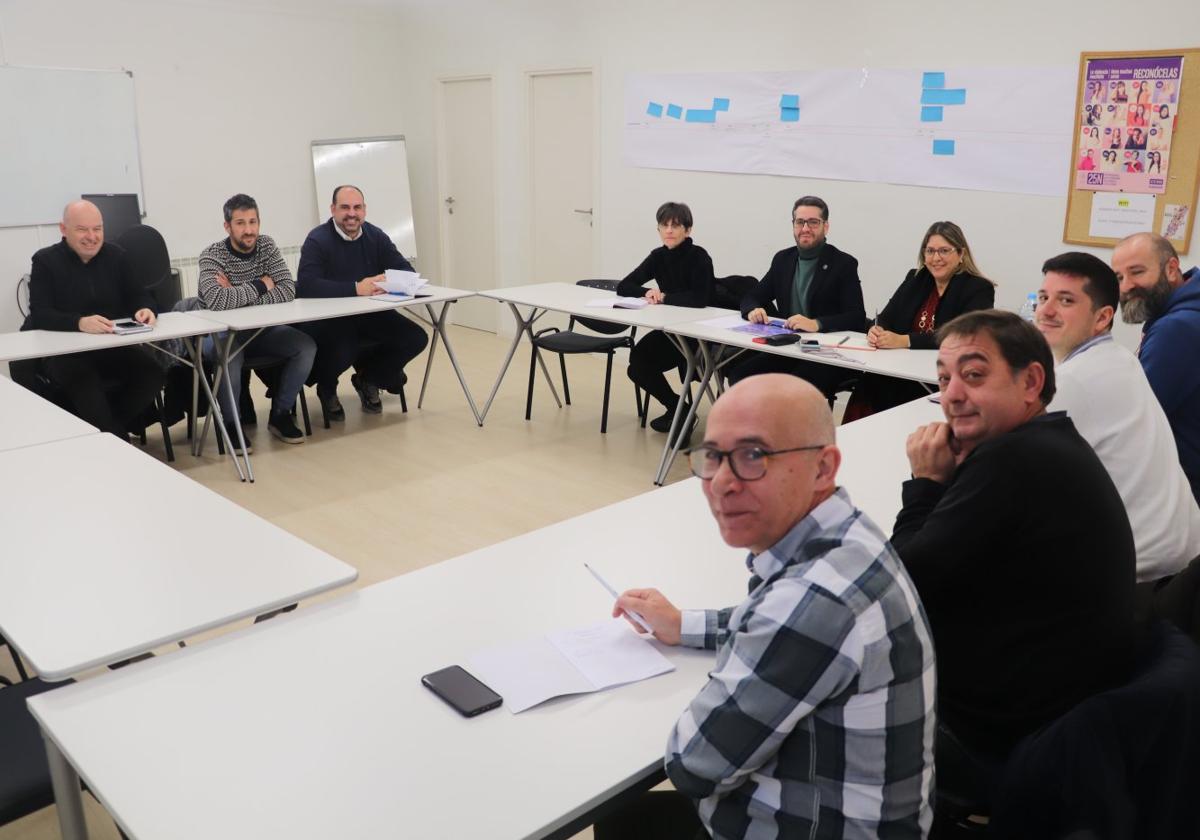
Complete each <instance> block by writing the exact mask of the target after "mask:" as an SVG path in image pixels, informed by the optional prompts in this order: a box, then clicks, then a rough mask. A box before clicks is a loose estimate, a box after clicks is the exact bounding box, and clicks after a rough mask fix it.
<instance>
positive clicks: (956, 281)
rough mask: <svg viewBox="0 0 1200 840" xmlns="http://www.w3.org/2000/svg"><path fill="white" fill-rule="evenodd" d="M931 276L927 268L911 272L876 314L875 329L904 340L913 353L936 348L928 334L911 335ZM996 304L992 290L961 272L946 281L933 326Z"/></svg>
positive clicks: (988, 283)
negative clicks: (905, 338) (905, 336)
mask: <svg viewBox="0 0 1200 840" xmlns="http://www.w3.org/2000/svg"><path fill="white" fill-rule="evenodd" d="M934 285H935V284H934V279H933V275H932V274H930V273H929V269H927V268H914V269H912V270H911V271H909V272H908V275H907V276H906V277H905V278H904V282H903V283H901V284H900V288H898V289H896V292H895V294H893V295H892V299H891V300H889V301H888V303H887V306H885V307H884V308H883V311H882V312H880V313H879V326H881V327H883V328H884V329H885V330H890V331H892V332H894V333H899V334H900V335H907V336H908V344H909V346H910V347H912V348H913V349H914V350H929V349H932V348H934V347H937V342H936V341H934V337H933V334H932V333H928V334H926V333H914V332H913V331H912V322H913V318H915V317H916V316H917V310H919V309H920V308H921V304H923V303H924V302H925V301H926V299H927V298H928V297H929V295H930V293H931V292H932V291H933V288H934ZM995 302H996V287H995V286H993V285H992V284H991V283H990V282H989V281H987V280H985V279H984V278H982V277H979V276H978V275H975V274H969V273H967V272H961V273H959V274H955V275H954V276H953V277H951V278H950V283H949V285H947V286H946V291H945V292H943V293H942V297H941V300H939V301H938V306H937V312H936V314H935V315H934V323H935V324H936V325H937V326H939V327H940V326H941V325H942V324H945V323H948V322H950V321H952V320H953V319H955V318H957V317H958V316H959V315H962V314H963V313H964V312H974V311H975V310H977V309H991V308H992V306H993V305H994V304H995Z"/></svg>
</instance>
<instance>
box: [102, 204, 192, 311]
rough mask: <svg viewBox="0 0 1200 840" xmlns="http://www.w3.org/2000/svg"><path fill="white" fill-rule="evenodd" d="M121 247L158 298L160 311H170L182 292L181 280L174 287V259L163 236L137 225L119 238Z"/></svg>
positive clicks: (135, 269)
mask: <svg viewBox="0 0 1200 840" xmlns="http://www.w3.org/2000/svg"><path fill="white" fill-rule="evenodd" d="M117 244H118V245H120V246H121V247H122V248H124V249H125V252H126V254H127V259H128V261H129V268H130V271H132V272H133V274H134V276H135V277H136V278H137V279H138V280H139V282H141V284H142V285H143V286H145V287H146V288H147V289H149V290H150V294H151V295H153V296H154V302H155V305H156V306H157V307H158V311H159V312H167V311H169V310H170V309H171V307H172V306H173V305H174V304H175V302H176V301H178V300H179V298H180V296H181V293H180V289H179V287H178V279H177V278H176V280H175V283H176V285H175V288H172V274H171V256H170V254H168V253H167V243H166V242H165V241H164V240H163V238H162V234H160V233H159V232H158V231H157V230H155V229H154V228H152V227H150V226H149V225H136V226H134V227H131V228H130V229H129V230H127V231H125V232H124V233H122V234H121V235H120V236H118V237H117ZM164 302H165V305H164Z"/></svg>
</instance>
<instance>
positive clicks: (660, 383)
mask: <svg viewBox="0 0 1200 840" xmlns="http://www.w3.org/2000/svg"><path fill="white" fill-rule="evenodd" d="M686 365H687V360H686V359H685V358H684V357H683V354H682V353H680V352H679V348H678V347H676V346H675V343H674V342H673V341H671V339H669V338H667V336H666V334H665V333H663V332H662V331H661V330H655V331H654V332H652V333H650V334H649V335H647V336H646V337H644V338H643V339H642V340H641V341H639V342H638V343H637V344H635V345H634V346H633V349H632V350H630V351H629V367H628V368H627V369H626V373H627V374H628V375H629V378H630V379H631V380H633V384H634V385H637V386H638V387H639V388H641V389H642V390H643V391H645V392H646V393H647V394H649V395H650V396H652V397H654V399H656V400H658V401H659V402H660V403H662V404H663V406H665V407H666V409H667V410H668V411H673V410H674V409H675V403H676V402H678V401H679V397H678V396H677V395H676V393H675V389H674V388H672V387H671V385H670V384H669V383H668V382H667V377H665V376H663V374H664V373H665V372H666V371H668V370H678V371H679V376H680V378H681V379H682V378H683V375H684V373H685V372H686V370H687V368H686Z"/></svg>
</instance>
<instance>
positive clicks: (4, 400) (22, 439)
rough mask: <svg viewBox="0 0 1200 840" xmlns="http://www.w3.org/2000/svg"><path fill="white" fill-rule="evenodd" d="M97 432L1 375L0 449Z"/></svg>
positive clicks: (5, 449) (93, 427) (94, 428)
mask: <svg viewBox="0 0 1200 840" xmlns="http://www.w3.org/2000/svg"><path fill="white" fill-rule="evenodd" d="M98 434H100V430H99V429H97V428H96V427H95V426H93V425H92V424H90V423H85V422H84V421H82V420H80V419H79V418H78V417H76V416H75V415H74V414H71V413H70V412H69V411H63V410H62V409H61V408H59V407H58V406H56V405H55V404H54V403H52V402H49V401H48V400H44V399H42V398H41V397H39V396H38V395H37V394H35V393H33V392H32V391H29V390H26V389H25V388H22V387H21V386H20V385H18V384H17V383H15V382H13V381H12V380H11V379H8V378H7V377H4V376H0V452H5V451H7V450H9V449H21V448H23V447H26V446H36V445H38V444H40V443H53V442H54V441H56V440H67V439H69V438H76V437H84V436H86V435H98Z"/></svg>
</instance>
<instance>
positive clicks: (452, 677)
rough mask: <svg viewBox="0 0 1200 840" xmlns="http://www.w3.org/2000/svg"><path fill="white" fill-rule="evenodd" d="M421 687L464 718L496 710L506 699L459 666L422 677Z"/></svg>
mask: <svg viewBox="0 0 1200 840" xmlns="http://www.w3.org/2000/svg"><path fill="white" fill-rule="evenodd" d="M421 685H423V686H425V687H426V688H428V689H429V690H430V691H432V692H433V693H434V694H436V695H437V696H438V697H440V698H442V699H443V700H445V701H446V702H447V703H449V704H450V705H451V706H453V707H454V708H455V709H457V710H458V713H459V714H461V715H462V716H463V717H475V716H476V715H481V714H483V713H484V712H486V711H489V710H491V709H495V708H496V707H498V706H499V705H500V704H501V703H503V702H504V699H503V698H502V697H501V696H500V695H499V694H497V693H496V692H494V691H492V690H491V689H490V688H488V687H487V686H486V685H484V684H483V683H481V682H480V681H479V680H477V679H475V677H473V676H471V675H470V674H469V673H467V672H466V670H464V669H463V668H461V667H460V666H458V665H451V666H450V667H449V668H443V669H442V670H440V671H434V672H433V673H432V674H426V675H425V676H423V677H421Z"/></svg>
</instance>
